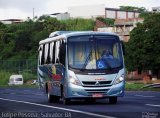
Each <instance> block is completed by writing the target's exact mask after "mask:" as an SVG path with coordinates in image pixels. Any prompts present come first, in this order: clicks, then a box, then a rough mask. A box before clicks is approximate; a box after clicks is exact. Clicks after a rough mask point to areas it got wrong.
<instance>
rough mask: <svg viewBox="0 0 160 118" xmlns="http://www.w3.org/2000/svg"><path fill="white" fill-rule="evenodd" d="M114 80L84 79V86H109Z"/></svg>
mask: <svg viewBox="0 0 160 118" xmlns="http://www.w3.org/2000/svg"><path fill="white" fill-rule="evenodd" d="M111 82H112V81H82V83H83V86H84V87H102V86H104V87H109V86H111Z"/></svg>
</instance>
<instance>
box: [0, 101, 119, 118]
mask: <svg viewBox="0 0 160 118" xmlns="http://www.w3.org/2000/svg"><path fill="white" fill-rule="evenodd" d="M0 100H5V101H11V102H19V103H25V104H30V105H36V106H41V107H47V108H53V109H60V110H65V111H70V112H76V113H81V114H86V115H90V116H96V117H100V118H116V117H112V116H105V115H100V114H95V113H91V112H85V111H79V110H74V109H67V108H63V107H55V106H49V105H44V104H37V103H32V102H26V101H18V100H11V99H5V98H0Z"/></svg>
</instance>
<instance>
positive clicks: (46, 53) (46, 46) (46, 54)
mask: <svg viewBox="0 0 160 118" xmlns="http://www.w3.org/2000/svg"><path fill="white" fill-rule="evenodd" d="M48 49H49V47H48V43H46V44H45V53H44V55H45V57H44V58H45V61H44V63H45V64H47V57H48Z"/></svg>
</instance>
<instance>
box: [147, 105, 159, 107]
mask: <svg viewBox="0 0 160 118" xmlns="http://www.w3.org/2000/svg"><path fill="white" fill-rule="evenodd" d="M146 105H147V106H152V107H160V105H156V104H146Z"/></svg>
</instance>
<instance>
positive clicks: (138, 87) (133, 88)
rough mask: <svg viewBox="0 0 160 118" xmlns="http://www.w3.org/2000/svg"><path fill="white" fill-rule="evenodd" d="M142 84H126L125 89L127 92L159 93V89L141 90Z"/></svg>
mask: <svg viewBox="0 0 160 118" xmlns="http://www.w3.org/2000/svg"><path fill="white" fill-rule="evenodd" d="M145 85H146V84H143V83H126V86H125V89H126V90H128V91H160V88H143V87H144V86H145Z"/></svg>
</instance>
